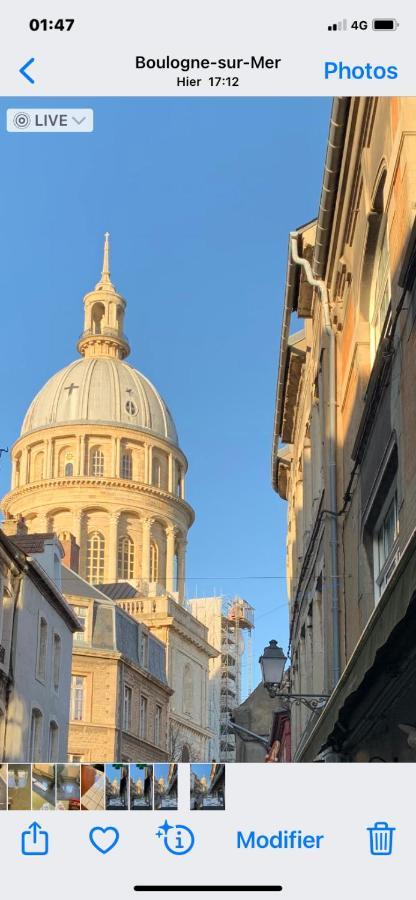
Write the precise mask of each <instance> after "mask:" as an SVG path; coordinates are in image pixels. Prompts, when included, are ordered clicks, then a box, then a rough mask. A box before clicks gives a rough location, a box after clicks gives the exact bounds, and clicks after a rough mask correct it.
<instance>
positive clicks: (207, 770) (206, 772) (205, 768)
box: [191, 763, 211, 784]
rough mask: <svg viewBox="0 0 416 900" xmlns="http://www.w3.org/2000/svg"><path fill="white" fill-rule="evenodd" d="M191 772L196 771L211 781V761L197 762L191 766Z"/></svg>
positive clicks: (198, 775)
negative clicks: (207, 762)
mask: <svg viewBox="0 0 416 900" xmlns="http://www.w3.org/2000/svg"><path fill="white" fill-rule="evenodd" d="M191 772H194V774H195V775H197V777H198V778H200V779H201V778H205V779H206V782H207V784H209V782H210V774H211V763H209V764H206V763H202V764H195V765H192V766H191Z"/></svg>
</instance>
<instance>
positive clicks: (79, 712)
mask: <svg viewBox="0 0 416 900" xmlns="http://www.w3.org/2000/svg"><path fill="white" fill-rule="evenodd" d="M85 682H86V678H85V676H84V675H73V676H72V678H71V719H73V720H74V721H75V722H82V721H83V719H84V711H85Z"/></svg>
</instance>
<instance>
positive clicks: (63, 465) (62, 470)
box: [58, 447, 74, 475]
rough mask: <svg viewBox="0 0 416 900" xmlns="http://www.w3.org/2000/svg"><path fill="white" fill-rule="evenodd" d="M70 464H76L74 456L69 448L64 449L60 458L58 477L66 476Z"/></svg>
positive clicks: (60, 452)
mask: <svg viewBox="0 0 416 900" xmlns="http://www.w3.org/2000/svg"><path fill="white" fill-rule="evenodd" d="M70 463H72V465H73V464H74V454H73V452H72V450H71V449H70V448H69V447H62V450H60V451H59V456H58V475H66V470H67V466H68V465H69V464H70Z"/></svg>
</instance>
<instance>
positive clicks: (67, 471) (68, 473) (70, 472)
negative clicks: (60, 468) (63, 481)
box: [64, 462, 74, 478]
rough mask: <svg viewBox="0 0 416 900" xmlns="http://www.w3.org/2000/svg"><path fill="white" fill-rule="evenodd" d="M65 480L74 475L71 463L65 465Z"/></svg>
mask: <svg viewBox="0 0 416 900" xmlns="http://www.w3.org/2000/svg"><path fill="white" fill-rule="evenodd" d="M64 474H65V475H66V477H67V478H71V477H72V475H73V474H74V464H73V463H72V462H67V463H66V464H65V473H64Z"/></svg>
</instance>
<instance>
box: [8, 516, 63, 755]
mask: <svg viewBox="0 0 416 900" xmlns="http://www.w3.org/2000/svg"><path fill="white" fill-rule="evenodd" d="M28 538H29V535H20V536H16V537H15V538H13V539H10V538H7V537H6V536H5V535H4V534H3V532H1V531H0V555H1V574H0V579H1V581H0V645H1V651H0V760H7V761H10V762H48V761H50V762H57V761H65V760H66V759H67V747H68V722H69V699H70V680H71V658H72V639H73V633H74V632H75V631H77V630H78V629H79V623H78V620H77V618H76V616H75V615H74V613H73V612H72V610H71V608H70V606H69V605H68V604H67V603H66V601H65V599H64V597H63V596H62V594H61V591H60V588H59V573H60V562H61V555H62V548H61V547H60V544H59V542H58V541H57V539H56V538H55V537H54V536H53V535H30V541H28ZM24 547H25V548H26V549H24ZM31 549H32V550H33V553H32V552H30V550H31ZM55 577H56V578H57V581H58V584H57V583H56V581H55V580H54V578H55Z"/></svg>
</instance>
